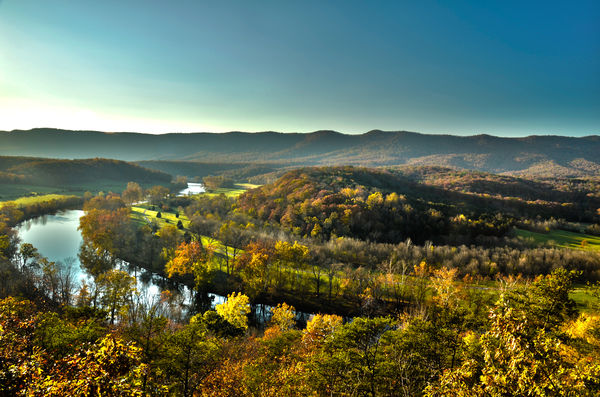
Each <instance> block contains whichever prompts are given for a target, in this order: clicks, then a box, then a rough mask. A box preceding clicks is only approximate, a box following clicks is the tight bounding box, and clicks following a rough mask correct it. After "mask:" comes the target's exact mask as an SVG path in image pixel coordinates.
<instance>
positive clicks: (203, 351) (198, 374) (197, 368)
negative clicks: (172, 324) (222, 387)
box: [161, 315, 219, 397]
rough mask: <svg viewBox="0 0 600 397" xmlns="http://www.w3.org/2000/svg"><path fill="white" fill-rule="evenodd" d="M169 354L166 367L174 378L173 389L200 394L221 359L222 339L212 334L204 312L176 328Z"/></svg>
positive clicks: (189, 395) (181, 393)
mask: <svg viewBox="0 0 600 397" xmlns="http://www.w3.org/2000/svg"><path fill="white" fill-rule="evenodd" d="M166 345H167V346H166V350H167V351H166V358H165V360H163V361H162V363H161V364H162V365H161V366H162V368H163V371H164V372H165V375H166V379H169V380H174V381H175V382H171V384H170V387H169V389H170V391H171V392H175V393H176V394H178V395H183V396H185V397H191V396H193V395H195V394H196V391H197V390H198V388H199V386H200V385H201V384H202V382H203V381H204V379H205V378H206V377H207V376H208V375H209V374H210V373H211V372H212V371H213V370H214V368H215V367H216V364H217V362H218V360H219V343H218V341H217V340H216V339H215V338H213V337H210V336H208V334H207V327H206V324H204V321H203V319H202V316H201V315H197V316H194V317H192V319H191V320H190V322H189V324H187V325H185V326H183V327H182V328H180V329H178V330H176V331H175V332H174V333H173V334H172V335H170V336H169V337H168V339H167V341H166Z"/></svg>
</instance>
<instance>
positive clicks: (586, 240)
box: [516, 229, 600, 251]
mask: <svg viewBox="0 0 600 397" xmlns="http://www.w3.org/2000/svg"><path fill="white" fill-rule="evenodd" d="M516 233H517V236H518V237H520V238H523V239H525V240H532V241H533V242H535V243H536V244H538V245H551V246H553V247H561V248H570V249H582V250H587V251H600V237H599V236H593V235H591V234H584V233H575V232H569V231H566V230H560V229H555V230H551V231H549V232H548V233H538V232H530V231H529V230H523V229H516Z"/></svg>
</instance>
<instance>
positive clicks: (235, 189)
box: [203, 183, 260, 197]
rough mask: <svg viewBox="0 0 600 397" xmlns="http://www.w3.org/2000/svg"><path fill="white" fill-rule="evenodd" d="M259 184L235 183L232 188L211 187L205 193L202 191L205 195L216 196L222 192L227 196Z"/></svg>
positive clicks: (240, 192) (235, 195)
mask: <svg viewBox="0 0 600 397" xmlns="http://www.w3.org/2000/svg"><path fill="white" fill-rule="evenodd" d="M259 186H260V185H254V184H252V183H236V184H235V187H232V188H225V187H223V188H218V189H212V190H210V191H207V192H206V193H203V194H205V195H207V196H211V197H212V196H218V195H220V194H224V195H225V196H227V197H237V196H239V195H240V194H242V193H244V192H245V191H246V190H250V189H254V188H257V187H259Z"/></svg>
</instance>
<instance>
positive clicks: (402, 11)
mask: <svg viewBox="0 0 600 397" xmlns="http://www.w3.org/2000/svg"><path fill="white" fill-rule="evenodd" d="M599 21H600V2H598V1H589V2H588V1H564V2H554V1H543V2H535V1H526V2H523V1H518V2H512V1H498V2H493V1H470V2H467V1H464V2H463V1H445V2H434V1H426V0H424V1H350V0H345V1H324V0H321V1H310V0H304V1H199V0H198V1H185V0H173V1H151V0H143V1H142V0H103V1H97V0H78V1H73V0H0V129H3V130H10V129H14V128H22V129H25V128H32V127H42V126H46V127H56V128H71V129H98V130H108V131H140V132H153V133H157V132H173V131H216V132H220V131H231V130H241V131H265V130H276V131H284V132H292V131H296V132H308V131H314V130H319V129H333V130H337V131H340V132H345V133H361V132H366V131H369V130H371V129H383V130H409V131H419V132H424V133H436V134H437V133H451V134H460V135H471V134H478V133H488V134H493V135H502V136H524V135H531V134H558V135H575V136H580V135H590V134H599V133H600V22H599Z"/></svg>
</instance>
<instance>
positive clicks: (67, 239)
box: [17, 184, 311, 327]
mask: <svg viewBox="0 0 600 397" xmlns="http://www.w3.org/2000/svg"><path fill="white" fill-rule="evenodd" d="M190 185H200V186H202V185H201V184H190ZM83 215H84V212H83V211H81V210H68V211H62V212H59V213H57V214H55V215H43V216H39V217H37V218H33V219H30V220H27V221H25V222H22V223H21V224H20V225H19V226H18V227H17V232H18V234H19V237H20V238H21V242H23V243H30V244H32V245H33V246H34V247H36V248H37V249H38V252H39V253H40V254H41V255H43V256H45V257H46V258H48V260H50V261H53V262H61V263H63V264H65V265H66V267H70V268H71V269H72V272H73V273H74V279H75V280H77V281H78V282H79V283H80V282H83V281H85V282H86V283H88V284H89V283H90V282H92V279H91V277H90V276H89V275H88V274H87V273H86V272H84V271H83V269H82V268H81V263H80V261H79V258H78V254H79V247H80V246H81V243H82V242H83V238H82V237H81V233H80V232H79V230H77V228H78V227H79V218H81V216H83ZM117 269H119V270H123V271H126V272H127V273H129V274H130V275H132V276H134V277H135V278H136V280H137V286H136V287H137V289H138V291H139V292H140V293H141V294H143V295H146V296H147V297H148V298H150V299H155V298H157V297H158V296H159V295H160V294H161V292H162V291H165V290H169V291H171V292H172V293H175V294H178V295H180V296H181V302H182V304H183V306H184V311H185V313H187V314H188V315H189V314H193V313H196V312H198V311H204V310H207V309H210V308H214V307H215V306H216V305H218V304H221V303H224V302H225V301H226V297H224V296H221V295H218V294H214V293H208V294H198V293H195V292H194V291H193V290H191V289H190V288H188V287H187V286H185V285H183V284H181V283H176V282H174V281H172V280H170V279H168V278H166V277H163V276H161V275H160V274H157V273H153V272H151V271H149V270H146V269H144V268H141V267H139V266H136V265H135V264H131V263H128V262H125V261H118V263H117ZM79 287H80V285H77V288H79ZM271 308H272V306H270V305H266V304H254V305H252V311H251V316H250V323H251V324H253V325H254V326H257V327H263V326H264V324H265V323H266V322H268V321H269V319H270V318H271ZM310 316H311V314H310V313H303V312H297V313H296V320H297V322H298V323H299V324H306V321H307V320H308V319H309V318H310Z"/></svg>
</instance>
